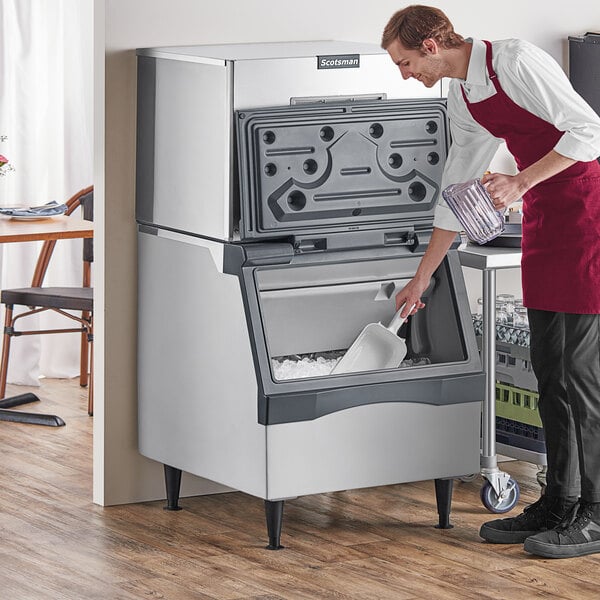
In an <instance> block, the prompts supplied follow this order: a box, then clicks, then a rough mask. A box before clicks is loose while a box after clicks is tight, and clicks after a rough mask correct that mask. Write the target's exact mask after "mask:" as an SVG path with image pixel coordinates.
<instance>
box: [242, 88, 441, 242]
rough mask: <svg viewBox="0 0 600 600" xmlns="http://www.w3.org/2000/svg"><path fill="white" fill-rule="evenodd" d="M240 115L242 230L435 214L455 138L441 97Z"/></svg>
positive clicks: (247, 235)
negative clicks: (451, 133)
mask: <svg viewBox="0 0 600 600" xmlns="http://www.w3.org/2000/svg"><path fill="white" fill-rule="evenodd" d="M236 117H237V118H236V121H237V127H238V158H239V167H240V185H241V190H240V197H241V208H242V227H241V233H242V236H243V238H244V239H253V238H264V237H267V238H268V237H281V236H285V235H299V234H302V235H304V234H311V233H316V232H318V233H321V234H322V233H323V232H339V231H349V230H357V229H373V228H386V229H389V228H390V227H406V226H410V227H414V226H419V225H420V226H429V225H431V223H432V222H433V213H434V210H435V206H436V204H437V200H438V197H439V193H440V187H439V186H440V181H441V176H442V170H443V166H444V163H445V160H446V154H447V149H448V144H449V133H448V127H447V120H446V109H445V103H444V102H443V101H442V100H429V99H428V100H379V101H374V102H367V103H355V104H348V105H331V106H301V107H282V108H279V109H273V108H271V109H264V110H254V111H240V112H238V113H237V115H236Z"/></svg>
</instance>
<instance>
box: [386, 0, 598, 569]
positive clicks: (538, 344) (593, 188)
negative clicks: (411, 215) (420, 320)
mask: <svg viewBox="0 0 600 600" xmlns="http://www.w3.org/2000/svg"><path fill="white" fill-rule="evenodd" d="M381 45H382V47H383V48H385V49H386V50H387V51H388V53H389V54H390V56H391V58H392V60H393V61H394V63H395V64H396V65H398V68H399V70H400V73H401V75H402V77H403V78H404V79H408V78H409V77H413V78H415V79H417V80H419V81H421V82H422V83H423V84H424V85H425V86H426V87H432V86H434V85H436V84H437V83H438V82H439V81H440V79H441V78H442V77H449V78H452V79H451V82H450V88H449V93H448V117H449V120H450V127H451V133H452V140H453V141H452V145H451V147H450V150H449V153H448V160H447V163H446V166H445V169H444V176H443V180H442V187H446V186H447V185H449V184H451V183H458V182H462V181H467V180H469V179H474V178H477V177H479V176H480V175H481V173H483V172H484V171H486V169H487V168H488V166H489V163H490V160H491V159H492V157H493V155H494V154H495V152H496V150H497V148H498V145H499V144H500V141H501V140H502V139H504V140H505V141H506V145H507V147H508V149H509V151H510V152H511V154H512V155H513V156H514V158H515V159H516V163H517V166H518V169H519V172H518V174H516V175H514V176H510V175H505V174H501V173H491V174H488V175H485V176H484V177H483V179H482V181H483V183H484V184H485V185H486V187H487V189H488V192H489V193H490V195H491V197H492V199H493V201H494V205H495V207H496V208H497V209H499V210H502V209H505V208H506V207H508V206H509V205H510V204H511V203H513V202H514V201H515V200H517V199H519V198H521V197H523V241H522V250H523V258H522V265H521V266H522V269H521V271H522V285H523V300H524V304H525V306H527V308H528V316H529V322H530V329H531V362H532V366H533V369H534V372H535V374H536V377H537V380H538V386H539V392H540V402H539V409H540V416H541V419H542V423H543V426H544V431H545V435H546V446H547V459H548V473H547V487H546V492H545V494H544V495H543V496H542V497H541V498H540V499H539V500H538V501H537V502H535V503H534V504H532V505H531V506H529V507H528V508H526V509H525V511H524V512H523V513H522V514H520V515H518V516H517V517H513V518H505V519H497V520H495V521H490V522H488V523H485V524H484V525H483V526H482V527H481V530H480V535H481V536H482V537H483V538H484V539H485V540H487V541H489V542H494V543H523V542H524V548H525V550H527V551H528V552H530V553H533V554H537V555H540V556H546V557H570V556H581V555H584V554H591V553H595V552H600V164H599V163H598V162H597V161H596V158H597V157H598V156H599V155H600V117H598V115H596V113H594V111H593V110H592V109H591V108H590V106H589V105H588V104H587V103H586V102H585V101H584V100H583V99H582V98H581V97H580V96H579V95H578V94H577V93H576V92H575V91H574V90H573V88H572V86H571V85H570V83H569V81H568V79H567V78H566V76H565V74H564V73H563V72H562V70H561V69H560V67H559V65H558V64H557V63H556V62H555V61H554V60H553V59H552V58H551V57H550V56H549V55H547V54H546V53H545V52H543V51H542V50H540V49H539V48H536V47H535V46H533V45H531V44H529V43H527V42H524V41H520V40H503V41H496V42H493V43H490V42H483V41H480V40H475V39H467V40H465V39H464V38H463V37H462V36H460V35H458V34H456V33H455V32H454V28H453V26H452V24H451V23H450V21H449V20H448V18H447V17H446V15H445V14H444V13H443V12H441V11H440V10H439V9H436V8H432V7H427V6H409V7H407V8H405V9H403V10H401V11H399V12H397V13H396V14H394V15H393V16H392V18H391V19H390V21H389V23H388V24H387V26H386V28H385V30H384V33H383V38H382V44H381ZM460 229H461V226H460V224H459V223H458V221H457V220H456V218H455V217H454V215H453V214H452V212H451V211H450V209H449V208H448V207H447V206H446V205H445V204H444V202H443V201H441V202H440V204H439V205H438V207H437V209H436V214H435V219H434V230H433V234H432V237H431V242H430V244H429V247H428V249H427V251H426V253H425V255H424V256H423V258H422V260H421V262H420V265H419V267H418V269H417V272H416V274H415V276H414V278H413V279H412V280H411V281H410V282H409V284H408V285H407V286H406V287H405V288H404V289H403V290H402V291H400V292H399V293H398V295H397V296H396V304H397V307H398V308H399V307H401V306H402V305H403V304H406V307H412V306H413V305H414V306H416V308H415V309H413V312H414V310H417V309H421V308H423V307H424V304H423V303H422V302H421V295H422V293H423V292H424V290H425V288H426V287H427V285H428V283H429V280H430V277H431V275H432V273H433V272H434V270H435V269H436V268H437V266H438V265H439V264H440V263H441V261H442V260H443V258H444V256H445V254H446V252H447V251H448V249H449V247H450V245H451V244H452V242H453V241H454V239H455V237H456V232H457V231H460ZM403 313H405V314H408V313H409V310H408V308H404V309H403Z"/></svg>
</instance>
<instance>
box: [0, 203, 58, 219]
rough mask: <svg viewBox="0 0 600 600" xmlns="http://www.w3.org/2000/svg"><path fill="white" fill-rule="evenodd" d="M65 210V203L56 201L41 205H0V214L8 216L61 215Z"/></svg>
mask: <svg viewBox="0 0 600 600" xmlns="http://www.w3.org/2000/svg"><path fill="white" fill-rule="evenodd" d="M66 210H67V205H66V204H58V202H48V204H43V205H42V206H30V207H29V208H26V207H10V208H8V207H0V215H5V216H8V217H54V216H56V215H62V214H64V213H65V211H66Z"/></svg>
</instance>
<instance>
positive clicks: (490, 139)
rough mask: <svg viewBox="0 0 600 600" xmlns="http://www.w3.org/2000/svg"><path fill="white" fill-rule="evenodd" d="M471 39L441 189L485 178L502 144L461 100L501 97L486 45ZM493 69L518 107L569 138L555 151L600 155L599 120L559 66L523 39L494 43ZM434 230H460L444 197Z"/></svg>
mask: <svg viewBox="0 0 600 600" xmlns="http://www.w3.org/2000/svg"><path fill="white" fill-rule="evenodd" d="M467 41H472V44H473V49H472V52H471V58H470V60H469V67H468V71H467V78H466V79H464V80H463V79H452V80H451V81H450V87H449V91H448V118H449V121H450V132H451V135H452V144H451V146H450V150H449V152H448V158H447V161H446V165H445V167H444V173H443V176H442V189H444V188H445V187H447V186H448V185H450V184H453V183H460V182H463V181H468V180H470V179H476V178H480V177H482V176H483V174H484V172H485V171H486V170H487V169H488V167H489V164H490V162H491V160H492V158H493V157H494V155H495V153H496V150H497V149H498V146H499V145H500V143H501V141H502V140H500V139H499V138H496V137H494V136H492V134H491V133H489V132H488V131H487V130H486V129H484V128H483V127H481V125H479V124H478V123H477V122H476V121H475V120H474V119H473V117H472V116H471V113H470V112H469V110H468V108H467V105H466V103H465V101H464V99H463V97H462V93H461V90H460V86H461V85H462V86H463V87H464V90H465V93H466V96H467V98H468V100H469V102H480V101H481V100H485V99H486V98H489V97H490V96H493V95H494V94H495V93H496V90H495V88H494V84H493V83H492V81H491V80H490V78H489V77H488V73H487V67H486V60H485V55H486V46H485V44H484V42H482V41H481V40H475V39H474V40H467ZM492 65H493V67H494V71H495V72H496V74H497V75H498V81H499V82H500V86H501V87H502V89H503V90H504V92H505V93H506V95H507V96H508V97H509V98H511V100H513V102H515V103H516V104H518V105H519V106H521V107H522V108H524V109H525V110H527V111H529V112H530V113H532V114H534V115H536V116H538V117H540V118H541V119H543V120H544V121H547V122H548V123H552V125H554V127H556V128H557V129H558V130H559V131H564V132H565V133H564V135H563V136H562V137H561V138H560V139H559V140H558V143H557V144H556V146H555V147H554V150H555V151H556V152H558V153H559V154H561V155H563V156H566V157H568V158H572V159H574V160H578V161H584V162H588V161H591V160H594V159H595V158H597V157H598V156H600V117H599V116H598V115H597V114H596V113H595V112H594V110H593V109H592V108H591V107H590V106H589V104H587V102H585V100H583V98H581V96H579V94H577V93H576V92H575V90H574V89H573V87H572V85H571V82H570V81H569V80H568V78H567V76H566V75H565V73H564V72H563V70H562V69H561V67H560V66H559V64H558V63H557V62H556V61H555V60H554V59H553V58H552V57H551V56H550V55H549V54H547V53H546V52H544V51H543V50H541V49H540V48H537V47H536V46H534V45H533V44H530V43H529V42H525V41H523V40H501V41H497V42H492ZM433 224H434V226H435V227H439V228H441V229H448V230H451V231H460V230H461V229H462V227H461V225H460V223H459V222H458V220H457V219H456V217H455V216H454V214H453V213H452V211H451V210H450V209H449V208H448V206H447V204H446V203H445V201H444V200H443V198H442V196H441V194H440V201H439V204H438V206H437V207H436V211H435V218H434V223H433Z"/></svg>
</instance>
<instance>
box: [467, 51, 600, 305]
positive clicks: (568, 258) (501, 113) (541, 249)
mask: <svg viewBox="0 0 600 600" xmlns="http://www.w3.org/2000/svg"><path fill="white" fill-rule="evenodd" d="M485 44H486V47H487V51H486V62H487V70H488V75H489V77H490V79H491V81H492V82H493V83H494V87H495V88H496V93H495V94H494V95H493V96H491V97H490V98H486V99H485V100H482V101H481V102H469V101H468V100H467V96H466V94H465V91H464V89H463V88H462V86H461V90H462V94H463V98H464V100H465V102H466V104H467V108H468V109H469V112H470V113H471V115H472V116H473V118H474V119H475V121H477V122H478V123H479V124H480V125H481V126H482V127H484V128H485V129H487V130H488V131H489V132H490V133H491V134H492V135H493V136H495V137H498V138H503V139H504V140H505V141H506V145H507V147H508V149H509V151H510V152H511V154H512V155H513V156H514V157H515V160H516V162H517V166H518V168H519V170H520V171H522V170H523V169H525V168H527V167H528V166H530V165H532V164H533V163H535V162H537V161H538V160H539V159H540V158H542V157H543V156H545V155H546V154H548V152H550V150H552V149H553V148H554V146H555V145H556V143H557V142H558V140H559V139H560V138H561V136H562V135H563V132H562V131H559V130H558V129H556V127H554V125H552V124H551V123H548V122H547V121H544V120H543V119H540V118H539V117H537V116H536V115H534V114H532V113H530V112H528V111H527V110H525V109H524V108H521V107H520V106H519V105H518V104H516V103H515V102H513V101H512V100H511V99H510V98H509V97H508V96H507V95H506V93H505V92H504V90H503V89H502V87H501V86H500V82H499V81H498V77H497V76H496V73H495V72H494V69H493V67H492V44H491V43H490V42H487V41H486V42H485ZM522 249H523V258H522V261H521V274H522V275H521V276H522V284H523V303H524V304H525V306H527V307H528V308H535V309H539V310H548V311H553V312H566V313H578V314H599V313H600V164H599V163H598V162H597V161H595V160H594V161H590V162H577V163H575V164H573V165H571V166H570V167H569V168H568V169H565V170H564V171H562V172H560V173H558V174H557V175H554V176H553V177H550V178H549V179H546V180H545V181H543V182H542V183H539V184H538V185H536V186H534V187H533V188H531V189H530V190H529V191H528V192H527V193H526V194H524V196H523V241H522Z"/></svg>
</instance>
